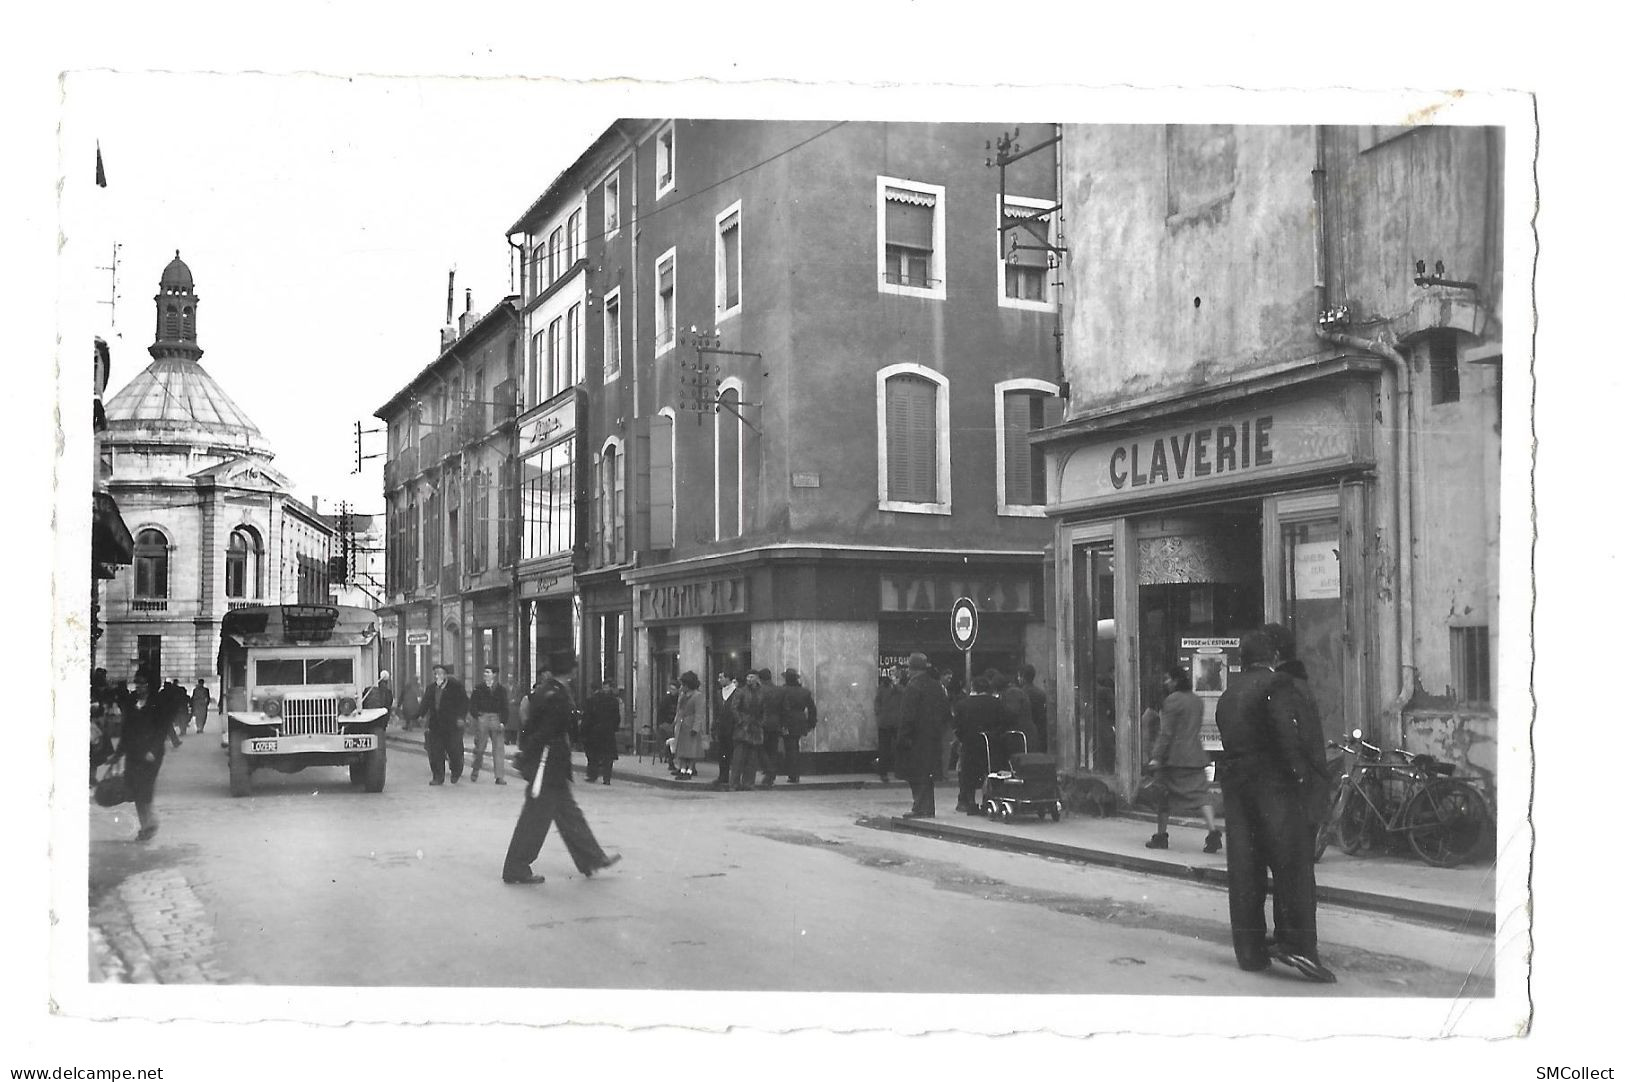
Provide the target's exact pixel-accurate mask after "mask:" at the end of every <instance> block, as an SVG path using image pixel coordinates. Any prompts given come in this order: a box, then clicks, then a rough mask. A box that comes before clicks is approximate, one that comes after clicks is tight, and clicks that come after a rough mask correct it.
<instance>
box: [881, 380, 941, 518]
mask: <svg viewBox="0 0 1625 1082" xmlns="http://www.w3.org/2000/svg"><path fill="white" fill-rule="evenodd" d="M886 494H887V497H888V498H889V499H893V500H903V501H907V502H911V503H935V502H937V385H936V384H935V383H932V382H931V381H930V380H928V379H923V378H921V377H919V376H894V377H893V378H892V379H890V380H887V381H886Z"/></svg>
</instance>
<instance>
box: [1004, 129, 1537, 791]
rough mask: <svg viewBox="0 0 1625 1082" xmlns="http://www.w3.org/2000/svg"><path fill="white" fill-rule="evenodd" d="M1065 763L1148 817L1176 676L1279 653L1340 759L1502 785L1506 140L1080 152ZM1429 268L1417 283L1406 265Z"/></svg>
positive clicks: (1065, 534) (1407, 139) (1063, 594)
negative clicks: (1156, 722)
mask: <svg viewBox="0 0 1625 1082" xmlns="http://www.w3.org/2000/svg"><path fill="white" fill-rule="evenodd" d="M1063 147H1064V150H1063V154H1062V168H1063V189H1062V202H1063V204H1064V205H1065V207H1066V216H1067V221H1068V226H1069V228H1068V232H1069V233H1070V235H1071V238H1072V243H1071V247H1070V250H1069V251H1068V253H1067V256H1066V260H1065V269H1066V282H1067V295H1068V300H1069V305H1070V306H1069V309H1068V312H1067V320H1066V337H1065V342H1066V351H1065V367H1066V378H1067V380H1068V381H1069V382H1070V385H1071V392H1072V393H1071V399H1070V403H1069V409H1068V411H1067V416H1066V419H1065V421H1064V422H1063V423H1061V424H1059V425H1057V426H1055V427H1053V428H1051V429H1049V430H1047V431H1045V432H1044V433H1042V434H1041V435H1040V436H1039V437H1038V438H1037V440H1036V441H1035V442H1037V443H1038V445H1039V446H1041V447H1042V448H1043V449H1044V452H1045V461H1046V471H1047V473H1048V476H1049V487H1050V493H1051V495H1050V500H1049V506H1048V508H1047V510H1048V513H1049V515H1050V516H1051V518H1052V520H1053V523H1054V528H1055V533H1054V543H1055V559H1056V582H1055V587H1056V589H1055V595H1054V601H1055V617H1056V630H1057V654H1056V669H1057V672H1058V683H1059V686H1060V687H1061V688H1063V689H1071V692H1070V693H1069V694H1061V695H1059V696H1057V698H1058V700H1059V702H1058V706H1059V708H1060V711H1059V721H1058V729H1059V731H1058V736H1059V740H1058V750H1059V751H1060V753H1061V755H1062V757H1063V763H1064V764H1065V765H1067V766H1069V767H1070V768H1072V769H1073V770H1075V771H1077V772H1079V773H1084V774H1092V775H1095V776H1098V777H1102V778H1105V779H1108V780H1109V781H1110V782H1111V783H1112V784H1113V785H1114V787H1116V788H1117V789H1118V790H1119V791H1120V792H1124V793H1126V792H1132V791H1133V788H1134V786H1135V785H1136V784H1137V783H1138V781H1139V771H1140V764H1142V763H1144V761H1145V760H1146V758H1147V756H1148V755H1149V753H1150V748H1151V740H1152V734H1151V733H1148V732H1146V731H1144V730H1143V729H1142V728H1141V723H1140V717H1141V713H1142V711H1143V710H1144V708H1145V707H1147V706H1150V705H1155V703H1156V702H1157V701H1158V699H1159V698H1160V695H1159V693H1158V690H1157V688H1158V684H1159V679H1160V675H1161V672H1162V670H1163V669H1164V667H1165V666H1166V665H1168V664H1169V663H1173V662H1178V663H1180V664H1183V665H1185V666H1187V667H1188V668H1189V669H1190V671H1191V674H1192V677H1193V679H1194V680H1195V683H1196V690H1197V693H1198V694H1199V695H1201V696H1202V697H1203V698H1204V699H1205V700H1206V701H1207V704H1208V721H1209V729H1208V730H1207V732H1206V734H1205V735H1206V736H1207V743H1208V745H1209V747H1210V748H1211V749H1217V748H1218V746H1219V744H1218V739H1217V731H1216V729H1215V728H1213V727H1212V718H1213V704H1214V703H1215V702H1216V700H1217V698H1218V696H1219V694H1221V693H1222V691H1223V688H1224V686H1225V684H1226V682H1227V680H1228V676H1229V674H1230V673H1231V672H1233V671H1235V656H1234V650H1235V647H1236V645H1237V638H1238V637H1239V636H1240V634H1241V633H1242V632H1243V631H1245V630H1247V629H1250V628H1256V627H1258V626H1259V625H1260V624H1262V623H1264V622H1266V621H1278V622H1280V623H1283V624H1285V625H1286V626H1288V627H1289V628H1291V629H1292V630H1293V632H1294V633H1295V635H1296V639H1297V643H1298V652H1299V656H1300V657H1301V658H1302V659H1303V661H1304V663H1305V665H1306V667H1307V669H1308V673H1309V679H1310V683H1311V685H1312V687H1313V689H1314V692H1315V696H1316V699H1317V700H1318V703H1319V705H1320V709H1321V712H1322V714H1323V715H1324V719H1325V730H1326V734H1327V736H1328V737H1334V736H1336V735H1338V734H1340V733H1343V732H1346V731H1347V730H1348V729H1349V728H1350V727H1356V726H1357V727H1360V728H1362V729H1363V730H1364V731H1365V733H1366V734H1367V736H1368V738H1373V737H1374V738H1375V739H1378V740H1380V741H1381V742H1382V743H1383V744H1384V745H1386V746H1402V747H1408V748H1410V749H1412V750H1415V751H1421V752H1429V753H1432V754H1434V755H1437V756H1440V757H1441V758H1443V759H1445V760H1447V761H1450V762H1454V763H1456V764H1457V765H1458V767H1459V768H1460V769H1461V770H1462V771H1463V772H1464V773H1466V774H1469V775H1473V776H1478V777H1482V778H1486V779H1488V780H1489V781H1491V782H1493V779H1494V775H1495V770H1496V711H1495V678H1496V675H1497V670H1496V665H1495V656H1496V644H1497V641H1498V638H1499V634H1500V627H1499V579H1498V574H1497V567H1498V563H1499V557H1500V553H1499V533H1500V507H1499V477H1500V456H1501V446H1500V444H1501V441H1500V425H1501V402H1500V371H1501V368H1500V365H1501V314H1502V310H1501V274H1502V270H1501V268H1502V260H1503V252H1502V214H1503V207H1502V196H1501V183H1500V177H1501V175H1502V171H1503V169H1504V167H1505V158H1504V151H1503V147H1504V135H1503V133H1502V132H1501V131H1500V130H1499V129H1486V128H1443V127H1417V128H1375V127H1320V128H1317V127H1308V126H1304V127H1281V126H1229V125H1218V126H1206V125H1169V126H1136V125H1113V126H1094V125H1078V126H1067V127H1066V128H1065V129H1064V142H1063ZM1419 259H1420V260H1422V261H1423V263H1424V266H1422V267H1421V268H1418V267H1417V266H1416V265H1415V261H1416V260H1419Z"/></svg>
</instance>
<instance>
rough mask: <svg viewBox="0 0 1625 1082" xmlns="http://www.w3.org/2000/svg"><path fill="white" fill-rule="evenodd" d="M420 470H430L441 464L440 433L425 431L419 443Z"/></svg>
mask: <svg viewBox="0 0 1625 1082" xmlns="http://www.w3.org/2000/svg"><path fill="white" fill-rule="evenodd" d="M418 456H419V464H418V469H419V470H430V469H433V468H434V467H436V466H438V465H440V433H438V432H425V433H424V434H423V439H422V440H421V441H420V442H419V444H418Z"/></svg>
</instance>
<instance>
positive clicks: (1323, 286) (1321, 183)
mask: <svg viewBox="0 0 1625 1082" xmlns="http://www.w3.org/2000/svg"><path fill="white" fill-rule="evenodd" d="M1314 181H1315V183H1314V203H1315V230H1314V236H1315V315H1316V320H1315V336H1316V337H1317V338H1319V339H1320V340H1321V341H1323V342H1330V343H1332V344H1334V345H1339V346H1345V347H1347V348H1350V349H1357V350H1360V351H1361V352H1363V353H1369V354H1371V355H1372V356H1375V357H1380V358H1381V359H1382V360H1384V361H1387V362H1388V369H1387V371H1386V372H1384V382H1385V383H1386V382H1388V381H1389V380H1392V381H1393V383H1394V414H1395V416H1394V421H1393V425H1392V427H1391V428H1390V429H1389V440H1390V441H1391V443H1392V444H1393V447H1394V454H1393V459H1394V486H1393V488H1394V492H1393V499H1392V500H1391V501H1390V502H1389V504H1388V506H1385V507H1384V508H1383V509H1382V519H1383V528H1384V530H1385V531H1386V532H1387V534H1388V536H1389V538H1390V539H1391V543H1392V544H1393V549H1394V558H1395V560H1396V561H1397V563H1398V571H1399V599H1398V603H1397V604H1396V605H1395V606H1394V609H1395V612H1394V619H1395V624H1396V634H1397V637H1398V639H1399V674H1398V676H1399V679H1398V687H1397V688H1396V689H1395V690H1394V711H1395V715H1396V718H1397V717H1398V716H1400V715H1402V714H1403V712H1404V710H1405V708H1406V707H1408V706H1409V705H1410V702H1411V699H1412V697H1413V696H1414V695H1415V693H1416V656H1415V654H1416V649H1415V643H1414V638H1415V627H1416V611H1415V596H1416V595H1415V591H1414V590H1413V588H1412V581H1413V576H1412V551H1411V550H1412V536H1411V530H1412V510H1411V502H1412V498H1413V495H1414V489H1415V486H1414V485H1413V484H1412V481H1411V420H1410V418H1411V370H1410V365H1409V364H1408V363H1407V362H1406V360H1405V358H1404V357H1403V356H1402V355H1401V354H1400V352H1399V350H1397V349H1395V348H1394V346H1393V345H1392V344H1390V343H1389V342H1386V341H1383V340H1382V339H1380V338H1360V337H1356V336H1355V335H1351V334H1345V333H1343V332H1341V331H1336V330H1330V329H1328V328H1327V327H1326V325H1325V324H1323V323H1321V322H1320V318H1319V317H1320V315H1321V313H1323V312H1325V311H1326V290H1327V278H1328V267H1329V265H1330V262H1331V256H1330V251H1329V239H1328V237H1327V231H1326V129H1325V128H1324V127H1323V126H1321V125H1316V127H1315V171H1314ZM1394 735H1395V737H1396V738H1397V737H1399V736H1400V735H1401V734H1400V733H1398V732H1397V731H1396V733H1395V734H1394Z"/></svg>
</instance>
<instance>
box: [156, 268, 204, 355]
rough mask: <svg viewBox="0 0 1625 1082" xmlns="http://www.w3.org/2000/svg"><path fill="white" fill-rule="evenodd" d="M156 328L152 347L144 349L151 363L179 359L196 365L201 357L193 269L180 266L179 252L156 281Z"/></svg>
mask: <svg viewBox="0 0 1625 1082" xmlns="http://www.w3.org/2000/svg"><path fill="white" fill-rule="evenodd" d="M153 303H154V304H155V305H156V306H157V309H158V325H157V328H156V329H155V330H154V332H153V343H152V345H150V346H148V347H147V352H148V353H151V354H152V356H153V359H154V360H158V359H160V358H165V357H179V358H184V359H186V360H190V361H195V360H197V359H198V358H200V357H202V356H203V350H201V349H199V348H198V344H197V293H196V292H194V291H193V289H192V269H191V268H190V267H188V266H187V265H186V264H185V263H182V262H181V253H180V249H178V248H177V249H176V250H175V258H174V259H172V260H170V261H169V266H167V267H165V268H164V273H163V275H162V276H161V277H160V278H159V279H158V295H157V296H156V297H154V298H153Z"/></svg>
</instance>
